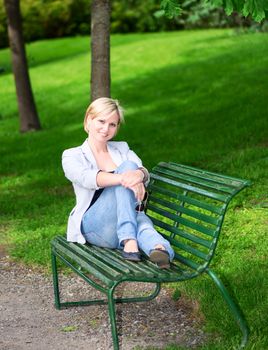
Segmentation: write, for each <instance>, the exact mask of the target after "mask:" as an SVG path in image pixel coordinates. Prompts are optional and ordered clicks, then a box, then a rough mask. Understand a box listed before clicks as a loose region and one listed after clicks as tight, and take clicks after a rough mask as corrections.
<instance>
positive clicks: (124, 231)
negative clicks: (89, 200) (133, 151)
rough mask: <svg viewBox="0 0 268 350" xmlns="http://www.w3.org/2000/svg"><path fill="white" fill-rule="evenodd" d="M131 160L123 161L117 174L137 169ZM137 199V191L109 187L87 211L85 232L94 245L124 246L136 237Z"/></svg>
mask: <svg viewBox="0 0 268 350" xmlns="http://www.w3.org/2000/svg"><path fill="white" fill-rule="evenodd" d="M137 168H138V166H137V165H136V164H135V163H134V162H131V161H125V162H123V163H122V164H121V165H120V166H119V167H118V168H117V169H116V170H115V173H122V172H124V171H127V170H135V169H137ZM135 206H136V199H135V196H134V193H133V192H132V191H131V190H129V189H127V188H124V187H123V186H120V185H118V186H112V187H106V188H105V189H104V190H103V192H102V194H101V195H100V197H99V198H98V200H97V201H96V202H95V203H94V204H93V205H92V206H91V207H90V208H89V209H88V210H87V211H86V213H85V214H84V216H83V219H82V225H81V227H82V233H83V235H84V237H85V238H86V240H87V241H88V242H90V243H91V244H94V245H98V246H101V247H108V248H120V247H121V243H122V241H124V240H126V239H136V236H137V220H136V215H137V214H136V211H135Z"/></svg>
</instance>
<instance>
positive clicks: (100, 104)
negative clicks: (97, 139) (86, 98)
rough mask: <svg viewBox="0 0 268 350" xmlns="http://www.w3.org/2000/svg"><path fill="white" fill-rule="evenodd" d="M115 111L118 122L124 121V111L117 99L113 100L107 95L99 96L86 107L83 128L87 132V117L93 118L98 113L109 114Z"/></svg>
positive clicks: (98, 114)
mask: <svg viewBox="0 0 268 350" xmlns="http://www.w3.org/2000/svg"><path fill="white" fill-rule="evenodd" d="M115 111H116V112H117V114H118V118H119V122H118V124H120V123H124V112H123V108H122V107H121V106H120V104H119V102H118V101H117V100H113V99H112V98H109V97H100V98H97V99H96V100H94V101H93V102H92V103H91V104H90V105H89V106H88V108H87V110H86V114H85V119H84V130H85V132H88V128H87V121H88V118H90V119H94V118H96V117H98V116H100V115H109V114H111V113H113V112H115Z"/></svg>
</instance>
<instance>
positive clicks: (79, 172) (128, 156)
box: [62, 140, 142, 244]
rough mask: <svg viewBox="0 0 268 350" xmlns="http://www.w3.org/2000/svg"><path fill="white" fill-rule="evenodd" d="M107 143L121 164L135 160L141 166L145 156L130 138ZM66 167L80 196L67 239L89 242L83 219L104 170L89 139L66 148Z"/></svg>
mask: <svg viewBox="0 0 268 350" xmlns="http://www.w3.org/2000/svg"><path fill="white" fill-rule="evenodd" d="M107 146H108V151H109V154H110V156H111V157H112V160H113V162H114V163H115V164H116V165H117V166H119V165H120V164H121V163H122V162H124V161H125V160H132V161H134V162H135V163H136V164H137V165H138V166H139V167H141V166H142V162H141V159H140V158H139V157H138V156H137V155H136V153H134V152H133V151H132V150H130V149H129V146H128V144H127V143H126V142H117V141H109V142H108V144H107ZM62 167H63V170H64V173H65V176H66V177H67V179H68V180H70V181H71V182H72V185H73V188H74V192H75V196H76V205H75V207H74V208H73V210H72V211H71V213H70V215H69V219H68V226H67V240H68V241H70V242H78V243H82V244H85V243H86V240H85V238H84V236H83V235H82V233H81V221H82V217H83V215H84V213H85V211H86V210H87V208H88V206H89V204H90V202H91V200H92V198H93V195H94V193H95V190H97V189H98V188H99V187H98V185H97V182H96V177H97V174H98V171H99V170H100V169H98V166H97V163H96V160H95V158H94V156H93V154H92V152H91V149H90V147H89V145H88V142H87V140H86V141H85V142H84V143H83V144H82V145H81V146H79V147H74V148H70V149H67V150H65V151H64V152H63V154H62Z"/></svg>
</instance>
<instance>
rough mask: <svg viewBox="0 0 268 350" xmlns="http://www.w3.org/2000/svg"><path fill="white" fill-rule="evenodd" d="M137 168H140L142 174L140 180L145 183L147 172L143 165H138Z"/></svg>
mask: <svg viewBox="0 0 268 350" xmlns="http://www.w3.org/2000/svg"><path fill="white" fill-rule="evenodd" d="M138 170H140V172H141V173H142V174H143V178H142V182H143V183H145V182H146V181H147V180H148V173H147V171H146V169H145V168H143V167H140V168H138Z"/></svg>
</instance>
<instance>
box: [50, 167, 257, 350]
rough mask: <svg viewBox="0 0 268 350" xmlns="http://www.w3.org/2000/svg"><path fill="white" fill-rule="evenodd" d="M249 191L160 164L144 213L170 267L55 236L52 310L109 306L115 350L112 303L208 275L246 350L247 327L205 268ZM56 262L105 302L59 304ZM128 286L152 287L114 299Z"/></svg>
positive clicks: (232, 181)
mask: <svg viewBox="0 0 268 350" xmlns="http://www.w3.org/2000/svg"><path fill="white" fill-rule="evenodd" d="M249 185H250V182H249V181H246V180H241V179H237V178H233V177H229V176H224V175H220V174H216V173H212V172H208V171H204V170H201V169H197V168H193V167H189V166H185V165H180V164H176V163H171V162H170V163H164V162H161V163H159V164H158V165H157V166H156V167H154V168H153V170H152V172H151V180H150V184H149V186H148V192H149V198H148V202H147V207H146V213H147V215H148V216H149V217H150V218H151V219H152V221H153V223H154V225H155V228H156V229H157V230H158V232H160V233H161V234H162V235H163V236H164V237H165V238H167V239H168V240H169V241H170V243H171V245H172V246H173V248H174V250H175V259H174V261H173V262H172V264H171V267H170V268H169V269H165V270H160V269H159V268H158V267H157V266H156V265H155V264H153V263H152V262H150V261H149V260H148V259H147V257H145V255H144V257H143V260H142V262H139V263H133V262H129V261H125V260H124V259H123V258H122V257H121V252H120V251H118V250H112V249H106V248H99V247H96V246H92V245H89V244H85V245H82V244H77V243H70V242H67V241H66V239H65V238H64V237H61V236H57V237H55V238H54V239H53V240H52V242H51V253H52V254H51V256H52V271H53V284H54V295H55V306H56V308H57V309H61V308H64V307H69V306H85V305H92V304H100V305H101V304H108V309H109V316H110V323H111V332H112V339H113V346H114V349H115V350H118V349H119V341H118V334H117V327H116V311H115V304H116V303H129V302H144V301H149V300H152V299H153V298H155V297H156V296H157V295H158V294H159V292H160V289H161V283H165V282H181V281H185V280H188V279H192V278H196V277H198V276H199V275H201V274H202V273H206V274H207V275H208V276H210V277H211V279H212V280H213V282H214V283H215V285H216V286H217V287H218V289H219V291H220V293H221V294H222V296H223V298H224V300H225V301H226V303H227V305H228V307H229V309H230V311H231V313H232V315H233V317H234V318H235V320H236V322H237V324H238V326H239V328H240V330H241V332H242V341H241V344H240V346H239V348H243V347H245V345H246V343H247V341H248V335H249V330H248V327H247V324H246V321H245V319H244V317H243V315H242V313H241V311H240V308H239V307H238V306H237V305H236V303H235V302H234V301H233V299H232V298H231V296H230V294H229V293H228V291H227V289H226V288H225V286H224V285H223V283H222V282H221V280H220V279H219V278H218V277H217V275H216V274H215V273H214V272H213V271H212V270H211V269H210V268H209V265H210V263H211V260H212V258H213V256H214V254H215V249H216V247H217V243H218V239H219V235H220V231H221V228H222V224H223V221H224V216H225V213H226V210H227V207H228V204H229V202H230V201H231V199H232V198H233V197H234V196H235V195H236V194H237V193H238V192H240V191H241V190H242V189H244V188H245V187H247V186H249ZM57 259H59V260H60V261H61V262H62V263H63V264H64V265H66V266H68V267H69V268H71V269H72V270H73V271H74V272H75V273H77V274H78V275H79V276H80V277H81V278H83V279H84V280H85V281H86V282H87V283H89V284H90V285H91V286H92V287H94V288H96V289H97V290H99V291H100V292H102V293H104V294H105V295H106V298H104V299H98V300H86V301H68V302H61V301H60V292H59V282H58V268H57ZM126 281H129V282H131V281H135V282H151V283H155V286H156V287H155V290H154V291H153V292H152V294H151V295H149V296H146V297H144V296H143V297H131V298H116V297H115V296H114V292H115V290H116V287H117V286H118V285H119V284H120V283H122V282H126Z"/></svg>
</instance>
